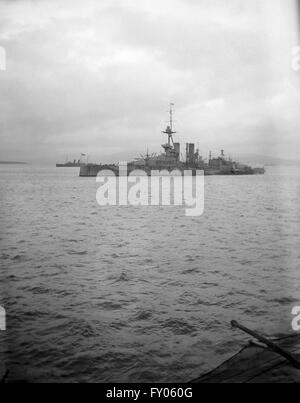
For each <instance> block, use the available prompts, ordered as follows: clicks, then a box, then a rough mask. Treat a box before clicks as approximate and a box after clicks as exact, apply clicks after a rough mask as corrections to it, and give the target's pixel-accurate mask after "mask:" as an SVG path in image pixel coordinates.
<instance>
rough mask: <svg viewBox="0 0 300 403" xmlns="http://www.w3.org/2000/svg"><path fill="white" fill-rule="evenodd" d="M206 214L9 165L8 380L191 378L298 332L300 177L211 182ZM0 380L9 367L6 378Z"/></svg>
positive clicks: (0, 220)
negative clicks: (118, 203) (101, 201)
mask: <svg viewBox="0 0 300 403" xmlns="http://www.w3.org/2000/svg"><path fill="white" fill-rule="evenodd" d="M205 182H206V184H205V203H206V205H205V213H204V215H203V216H201V217H193V218H188V217H185V215H184V210H183V209H182V208H180V207H164V208H159V207H126V208H125V207H99V206H98V205H97V203H96V200H95V194H96V189H97V184H96V182H95V178H79V177H78V171H77V170H76V169H55V168H45V167H43V168H38V167H34V166H13V167H12V166H0V198H1V206H0V245H1V249H0V278H1V286H0V287H1V288H0V292H1V295H0V304H1V305H2V306H4V307H5V309H6V311H7V331H6V332H0V341H1V353H2V364H1V365H2V369H1V367H0V371H1V370H2V371H3V362H4V360H5V362H6V367H7V368H8V369H9V370H10V375H9V377H10V379H11V380H20V379H22V380H27V381H60V382H61V381H98V382H104V381H130V382H139V381H150V382H151V381H154V382H155V381H174V382H176V381H188V380H190V379H193V378H195V377H197V376H198V375H199V374H200V373H202V372H203V371H207V370H209V369H211V368H212V367H214V366H215V365H217V364H219V363H220V362H222V361H223V360H225V359H226V358H228V357H229V356H230V355H232V354H233V353H236V352H237V351H238V350H239V349H240V347H241V346H242V345H243V344H244V343H245V342H246V341H247V340H248V339H249V337H247V336H245V335H243V334H241V333H240V332H238V331H233V330H231V328H230V326H229V322H230V320H231V319H238V320H240V321H241V322H242V323H244V324H245V325H247V326H248V327H251V328H253V329H257V330H260V331H263V332H264V333H267V334H272V335H273V334H278V333H290V332H291V307H292V306H293V305H295V304H297V303H299V300H300V291H299V288H300V287H299V286H300V280H299V277H300V276H299V262H300V248H299V246H300V233H299V229H300V205H299V199H300V172H299V168H269V169H268V172H267V174H266V175H265V176H245V177H234V176H231V177H226V176H223V177H217V176H216V177H206V178H205ZM0 375H1V372H0Z"/></svg>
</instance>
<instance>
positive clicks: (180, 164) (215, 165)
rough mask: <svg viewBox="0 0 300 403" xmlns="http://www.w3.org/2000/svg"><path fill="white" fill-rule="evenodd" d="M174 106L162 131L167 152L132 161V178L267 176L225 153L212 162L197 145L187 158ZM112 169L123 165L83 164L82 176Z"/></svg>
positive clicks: (189, 147) (188, 148)
mask: <svg viewBox="0 0 300 403" xmlns="http://www.w3.org/2000/svg"><path fill="white" fill-rule="evenodd" d="M173 105H174V104H171V105H170V111H169V123H168V125H167V127H166V129H165V130H164V131H163V132H162V133H164V134H165V135H166V136H167V142H166V143H164V144H162V148H163V152H161V154H159V155H157V154H151V155H150V154H149V152H148V151H147V153H146V155H145V156H143V155H141V156H140V157H139V158H136V159H135V160H133V161H131V162H128V164H127V171H126V174H127V175H129V174H130V173H131V172H133V171H135V170H143V171H144V172H145V173H146V174H147V175H151V172H152V171H160V172H161V173H164V172H166V173H170V172H172V171H174V170H177V171H180V172H181V173H182V174H183V173H184V171H187V170H190V171H192V173H193V175H195V174H196V171H197V170H202V171H204V175H255V174H264V173H265V169H264V168H261V167H257V168H252V167H251V166H249V165H246V164H241V163H239V162H236V161H233V160H232V159H231V158H227V157H226V156H225V152H224V150H221V153H220V155H219V156H218V157H213V156H212V152H210V153H209V159H208V161H206V160H205V159H203V157H202V156H201V155H200V152H199V149H196V148H195V144H194V143H187V144H186V145H185V155H183V154H182V153H181V144H180V143H178V142H174V137H173V136H174V134H176V132H175V131H174V130H173V108H172V106H173ZM104 170H109V171H112V172H114V174H115V175H116V176H118V175H119V164H118V163H116V164H92V163H89V164H81V165H80V173H79V176H82V177H90V176H97V175H98V173H99V172H100V171H104Z"/></svg>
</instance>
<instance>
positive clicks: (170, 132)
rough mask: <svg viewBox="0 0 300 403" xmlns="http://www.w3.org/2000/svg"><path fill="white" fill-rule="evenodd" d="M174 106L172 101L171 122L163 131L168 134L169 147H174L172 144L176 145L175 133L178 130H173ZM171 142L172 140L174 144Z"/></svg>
mask: <svg viewBox="0 0 300 403" xmlns="http://www.w3.org/2000/svg"><path fill="white" fill-rule="evenodd" d="M172 106H174V104H173V103H170V111H169V114H170V123H169V125H168V126H167V128H166V130H165V131H164V132H163V133H165V134H167V135H168V146H169V148H172V145H174V141H173V134H175V133H176V132H174V131H173V108H172ZM171 142H172V145H171Z"/></svg>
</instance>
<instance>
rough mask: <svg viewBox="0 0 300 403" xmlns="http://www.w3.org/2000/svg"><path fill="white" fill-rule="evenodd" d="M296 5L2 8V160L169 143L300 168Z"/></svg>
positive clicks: (266, 0)
mask: <svg viewBox="0 0 300 403" xmlns="http://www.w3.org/2000/svg"><path fill="white" fill-rule="evenodd" d="M296 22H297V18H296V9H295V3H294V0H251V1H245V0H226V1H224V0H107V1H106V0H70V1H68V0H39V1H30V0H9V1H5V0H0V46H2V47H3V48H5V50H6V55H7V62H6V64H7V66H6V67H7V68H6V71H0V159H1V160H22V161H23V160H25V161H30V162H42V161H45V162H47V163H51V162H55V161H57V160H64V159H65V155H66V154H69V156H70V157H73V158H75V157H78V156H79V155H80V153H87V154H89V156H90V159H91V160H93V161H99V160H100V159H103V160H107V158H111V157H110V156H118V155H121V153H124V154H123V155H124V157H125V156H126V155H128V156H131V155H132V154H134V153H136V152H142V153H144V152H145V150H146V147H147V146H148V147H149V149H150V151H155V152H157V151H159V150H160V144H161V142H162V134H161V130H162V129H163V128H164V126H165V125H166V120H167V110H168V104H169V102H174V103H175V119H176V122H175V123H176V129H177V131H178V134H177V136H176V139H177V141H180V142H182V143H185V142H187V141H194V142H196V143H199V147H200V150H201V151H202V153H203V154H204V155H207V154H208V151H209V150H210V149H211V150H213V151H214V152H215V153H218V152H219V150H220V149H221V148H225V150H226V151H227V153H228V154H231V155H232V156H238V155H242V154H245V153H247V154H249V153H255V154H264V155H269V156H278V154H280V155H281V156H283V157H287V158H299V159H300V151H299V150H300V147H299V146H300V137H299V133H300V113H299V106H300V91H299V90H300V85H299V84H300V72H295V71H293V70H292V68H291V50H292V47H293V46H296V45H300V39H299V38H298V37H297V31H298V30H297V25H296Z"/></svg>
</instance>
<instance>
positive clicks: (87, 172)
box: [79, 164, 264, 177]
mask: <svg viewBox="0 0 300 403" xmlns="http://www.w3.org/2000/svg"><path fill="white" fill-rule="evenodd" d="M136 169H137V167H133V166H132V167H130V166H128V169H127V175H130V174H131V173H132V172H133V171H135V170H136ZM142 170H143V171H144V172H145V175H147V176H151V172H152V169H151V168H145V167H143V168H142ZM156 170H158V171H160V174H161V176H163V175H164V174H165V175H168V174H169V173H170V172H172V171H174V170H177V171H180V172H181V173H182V175H183V174H184V171H187V170H190V171H192V174H193V175H196V171H204V175H207V176H212V175H259V174H263V173H264V171H262V170H261V171H259V172H257V171H256V170H255V169H253V168H246V169H212V168H210V167H204V168H198V167H189V166H181V167H178V166H174V167H161V168H156ZM103 171H111V172H113V173H114V174H115V176H119V167H118V166H117V165H97V164H86V165H81V166H80V172H79V176H80V177H96V176H98V174H99V173H100V172H103Z"/></svg>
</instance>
